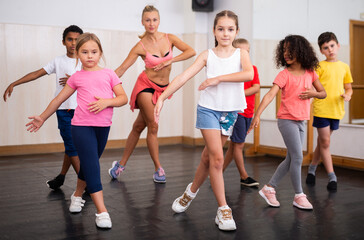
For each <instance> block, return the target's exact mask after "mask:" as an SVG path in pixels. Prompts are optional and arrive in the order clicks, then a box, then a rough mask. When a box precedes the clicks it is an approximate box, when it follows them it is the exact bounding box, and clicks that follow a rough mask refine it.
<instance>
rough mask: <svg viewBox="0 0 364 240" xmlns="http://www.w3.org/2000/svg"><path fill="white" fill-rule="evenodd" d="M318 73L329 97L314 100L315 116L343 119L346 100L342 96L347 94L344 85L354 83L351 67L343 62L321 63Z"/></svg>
mask: <svg viewBox="0 0 364 240" xmlns="http://www.w3.org/2000/svg"><path fill="white" fill-rule="evenodd" d="M316 73H317V75H318V76H319V80H320V82H321V84H322V86H323V87H324V88H325V91H326V94H327V97H326V98H325V99H317V98H315V99H314V101H313V115H314V116H316V117H322V118H332V119H342V118H343V117H344V115H345V109H344V98H343V97H341V96H340V95H341V94H343V93H345V90H344V84H345V83H352V82H353V78H352V77H351V72H350V68H349V66H348V65H347V64H346V63H343V62H341V61H337V62H327V61H321V62H320V67H319V68H318V69H317V70H316Z"/></svg>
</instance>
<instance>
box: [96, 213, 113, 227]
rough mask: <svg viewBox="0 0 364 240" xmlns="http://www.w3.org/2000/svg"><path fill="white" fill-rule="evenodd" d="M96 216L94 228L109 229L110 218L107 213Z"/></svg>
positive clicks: (110, 224)
mask: <svg viewBox="0 0 364 240" xmlns="http://www.w3.org/2000/svg"><path fill="white" fill-rule="evenodd" d="M95 215H96V220H95V221H96V226H97V227H99V228H111V226H112V223H111V218H110V215H109V213H108V212H102V213H100V214H97V213H96V214H95Z"/></svg>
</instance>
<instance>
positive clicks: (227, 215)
mask: <svg viewBox="0 0 364 240" xmlns="http://www.w3.org/2000/svg"><path fill="white" fill-rule="evenodd" d="M215 223H216V225H218V226H219V229H220V230H223V231H233V230H235V229H236V224H235V221H234V218H233V214H232V211H231V208H229V206H228V205H226V206H222V207H219V208H218V209H217V214H216V218H215Z"/></svg>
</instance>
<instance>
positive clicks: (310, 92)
mask: <svg viewBox="0 0 364 240" xmlns="http://www.w3.org/2000/svg"><path fill="white" fill-rule="evenodd" d="M312 85H313V86H314V87H315V89H312V88H311V89H306V91H303V92H301V94H299V95H298V97H299V98H300V99H302V100H305V99H310V98H319V99H324V98H325V97H326V91H325V88H324V87H323V86H322V84H321V82H320V80H318V79H316V80H315V81H314V82H313V83H312Z"/></svg>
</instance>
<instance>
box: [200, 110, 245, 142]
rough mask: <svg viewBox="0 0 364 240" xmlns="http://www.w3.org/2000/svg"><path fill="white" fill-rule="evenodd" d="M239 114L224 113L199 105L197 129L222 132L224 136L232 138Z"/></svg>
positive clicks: (234, 112)
mask: <svg viewBox="0 0 364 240" xmlns="http://www.w3.org/2000/svg"><path fill="white" fill-rule="evenodd" d="M237 115H238V112H237V111H233V112H222V111H215V110H212V109H209V108H205V107H201V106H200V105H197V119H196V128H198V129H216V130H221V134H222V135H224V136H231V134H232V132H233V128H234V124H235V121H236V119H237V117H238V116H237Z"/></svg>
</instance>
